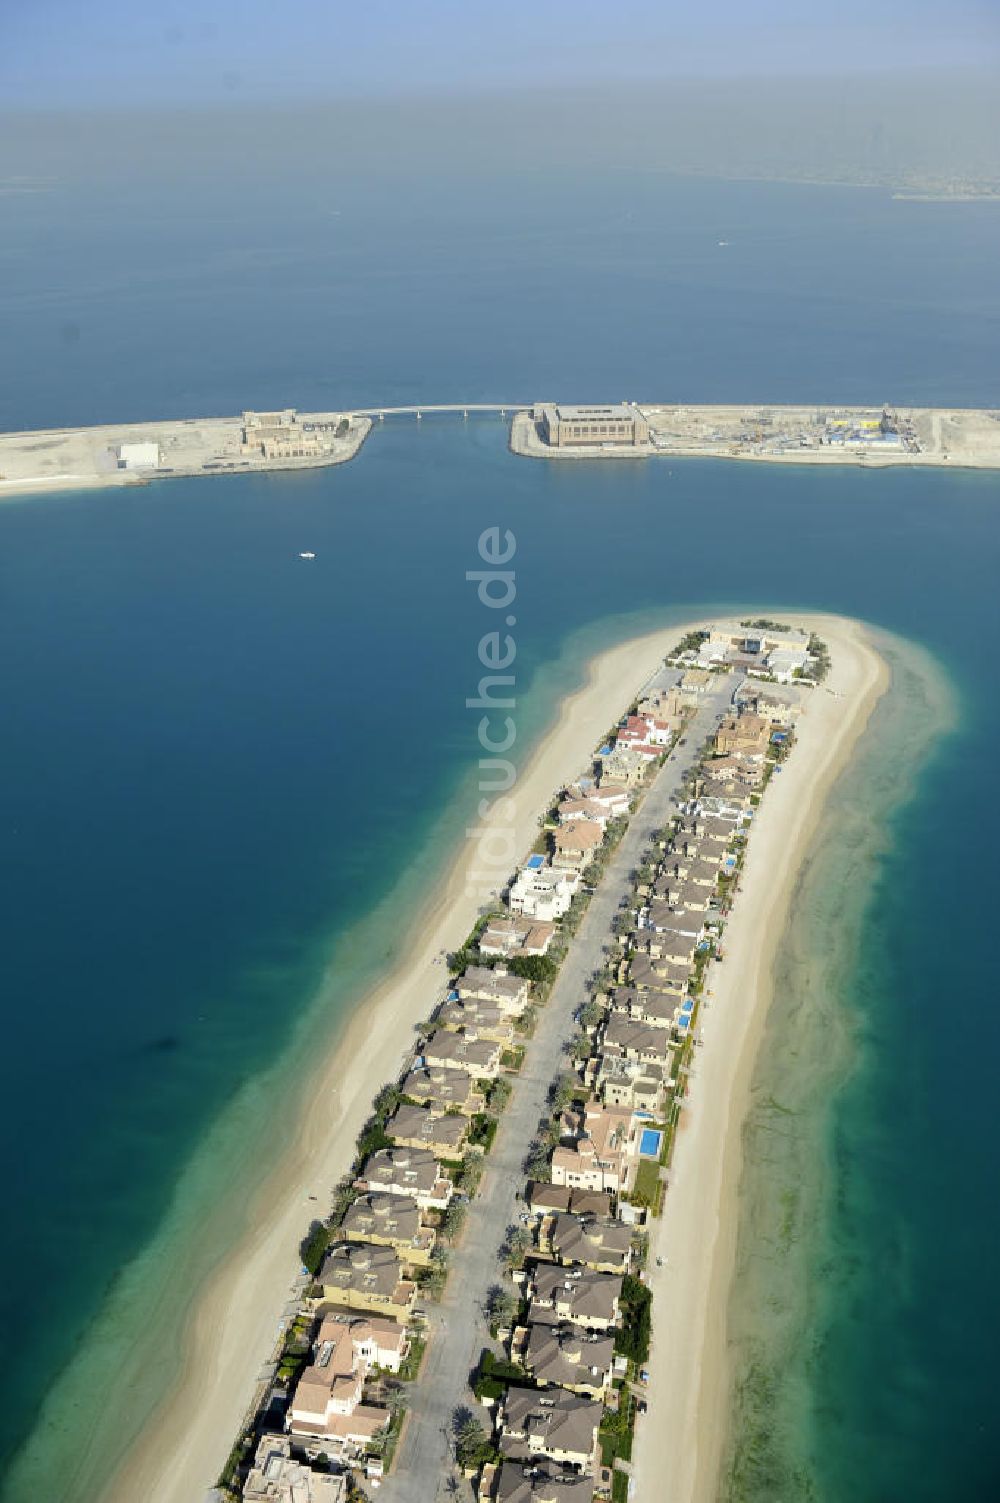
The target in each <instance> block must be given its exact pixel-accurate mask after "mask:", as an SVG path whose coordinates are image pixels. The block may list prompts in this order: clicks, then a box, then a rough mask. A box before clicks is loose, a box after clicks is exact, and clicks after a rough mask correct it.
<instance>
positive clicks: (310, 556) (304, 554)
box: [299, 553, 316, 558]
mask: <svg viewBox="0 0 1000 1503" xmlns="http://www.w3.org/2000/svg"><path fill="white" fill-rule="evenodd" d="M315 557H316V555H315V553H300V554H299V558H315Z"/></svg>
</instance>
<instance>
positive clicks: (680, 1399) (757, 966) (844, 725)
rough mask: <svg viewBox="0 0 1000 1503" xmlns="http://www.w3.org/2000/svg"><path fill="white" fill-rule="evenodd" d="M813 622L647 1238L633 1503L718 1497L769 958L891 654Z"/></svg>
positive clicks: (856, 630) (856, 628)
mask: <svg viewBox="0 0 1000 1503" xmlns="http://www.w3.org/2000/svg"><path fill="white" fill-rule="evenodd" d="M795 619H796V620H798V619H799V617H798V613H796V616H795ZM806 619H807V620H808V623H809V625H810V626H812V627H813V628H814V629H815V630H816V631H818V632H819V633H820V634H821V635H822V636H823V637H824V638H825V640H826V641H827V642H828V643H829V644H830V648H831V654H832V669H831V672H830V676H829V678H828V679H827V681H826V684H825V685H824V686H823V687H822V688H821V689H819V690H818V691H817V692H816V693H815V694H813V695H812V696H811V697H810V700H809V705H808V709H807V710H806V713H805V714H804V715H803V716H802V718H801V720H800V721H799V725H798V731H797V737H798V742H797V745H796V747H795V749H794V750H793V752H792V755H791V757H790V758H789V760H788V762H787V764H786V765H785V768H784V770H783V771H782V773H781V775H780V777H777V778H775V779H774V780H773V781H772V783H771V786H770V788H769V789H768V792H767V796H766V797H765V799H764V801H763V803H762V805H761V808H760V811H759V813H758V815H757V818H756V820H755V822H754V830H753V834H752V837H751V840H750V844H749V850H748V855H747V861H746V865H745V868H744V872H743V877H742V880H741V887H740V893H739V897H738V899H737V902H736V904H735V905H734V909H733V914H732V917H731V918H730V920H729V923H728V925H727V928H726V934H725V939H724V948H725V960H724V962H723V964H722V965H721V966H713V967H712V971H711V973H710V974H709V977H708V986H709V988H710V989H709V991H708V994H707V998H708V1003H709V1006H708V1008H707V1009H703V1010H702V1017H701V1032H702V1034H703V1035H704V1045H703V1047H702V1048H700V1049H699V1050H698V1051H697V1054H696V1059H695V1073H694V1076H693V1078H692V1080H691V1086H690V1092H689V1095H688V1099H687V1103H686V1107H685V1110H684V1112H683V1114H682V1118H681V1131H680V1134H679V1137H678V1141H677V1146H676V1151H675V1154H674V1159H673V1164H672V1167H671V1174H670V1188H669V1190H668V1192H667V1197H666V1201H665V1204H664V1214H663V1220H662V1221H661V1222H660V1224H659V1227H658V1229H657V1235H656V1237H655V1238H654V1246H653V1248H652V1249H651V1251H652V1254H654V1255H658V1256H659V1257H660V1258H662V1260H663V1266H662V1267H661V1268H657V1267H656V1264H655V1257H653V1258H651V1266H650V1273H649V1279H650V1285H651V1288H652V1289H653V1294H654V1300H653V1343H652V1350H651V1355H650V1362H649V1369H650V1386H649V1414H648V1416H647V1417H646V1418H645V1419H640V1421H639V1426H638V1430H637V1434H636V1443H635V1458H634V1459H635V1477H636V1487H635V1497H636V1499H637V1503H646V1500H647V1499H652V1498H668V1499H669V1500H670V1503H708V1500H711V1499H714V1498H715V1497H716V1493H717V1486H718V1478H719V1467H720V1464H721V1460H722V1447H723V1444H724V1442H725V1437H726V1431H727V1423H728V1406H729V1386H730V1376H731V1369H730V1362H729V1355H728V1348H727V1336H726V1310H727V1305H728V1297H729V1289H730V1285H731V1282H732V1277H733V1271H734V1268H735V1261H736V1236H737V1230H738V1219H739V1216H738V1212H739V1206H738V1191H739V1182H740V1173H741V1168H742V1125H743V1120H744V1118H745V1116H746V1112H747V1108H748V1106H749V1100H750V1081H751V1076H752V1071H753V1065H754V1060H755V1058H756V1055H757V1051H758V1048H759V1045H760V1040H761V1035H762V1031H763V1025H764V1021H765V1018H766V1015H767V1010H768V1006H769V1003H770V1000H771V993H772V975H773V966H774V959H775V955H776V952H777V949H778V944H779V942H780V939H781V936H782V933H783V931H784V929H785V925H786V923H787V921H788V915H789V908H790V904H791V899H792V894H793V891H794V888H795V884H796V881H797V879H798V874H799V870H800V868H801V865H802V862H803V859H804V857H805V856H806V854H807V851H808V848H809V844H810V841H811V840H812V838H813V836H814V834H815V831H816V826H817V822H818V820H819V817H820V815H821V812H822V809H823V805H824V802H825V800H826V797H827V795H828V793H829V791H830V789H831V787H832V785H833V783H834V782H835V781H836V779H837V777H838V775H839V774H840V772H841V770H842V769H843V768H844V766H845V764H846V763H847V762H848V760H849V758H850V756H851V754H852V751H853V749H854V747H855V744H856V743H857V741H858V738H859V737H860V735H861V734H862V732H863V730H864V728H865V726H866V725H867V723H868V720H869V717H870V716H871V713H872V710H873V709H874V706H875V704H876V702H877V700H878V699H879V697H880V696H881V695H882V693H883V692H884V691H885V689H886V687H887V686H888V682H889V671H888V668H887V666H886V664H885V662H884V660H883V659H882V658H881V657H880V656H879V655H878V654H877V653H876V652H875V650H874V648H873V647H872V646H871V645H870V644H869V643H868V642H867V640H866V639H865V636H864V633H863V630H862V628H861V627H860V625H859V624H858V623H855V622H849V621H845V620H842V619H838V618H827V617H819V616H810V617H807V618H806ZM828 689H829V690H830V691H832V692H829V693H828V692H827V690H828Z"/></svg>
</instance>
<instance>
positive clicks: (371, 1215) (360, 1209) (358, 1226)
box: [340, 1190, 436, 1268]
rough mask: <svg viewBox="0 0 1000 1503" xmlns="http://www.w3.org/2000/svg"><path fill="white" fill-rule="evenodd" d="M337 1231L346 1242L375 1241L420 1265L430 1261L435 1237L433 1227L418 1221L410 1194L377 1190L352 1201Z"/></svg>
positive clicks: (414, 1202)
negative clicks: (339, 1231)
mask: <svg viewBox="0 0 1000 1503" xmlns="http://www.w3.org/2000/svg"><path fill="white" fill-rule="evenodd" d="M340 1230H341V1232H342V1234H343V1235H344V1236H345V1237H346V1238H347V1240H348V1241H349V1242H375V1243H377V1244H378V1245H379V1246H384V1247H392V1248H395V1250H396V1252H397V1253H398V1254H399V1256H400V1257H401V1258H402V1260H403V1262H404V1263H405V1264H407V1265H415V1266H417V1267H421V1268H426V1267H427V1265H428V1264H429V1263H430V1261H431V1254H432V1253H433V1251H434V1243H435V1240H436V1238H435V1233H434V1230H433V1228H432V1227H429V1226H424V1224H423V1222H422V1221H421V1219H420V1207H419V1206H418V1205H417V1202H416V1201H415V1200H414V1199H413V1198H412V1197H411V1196H409V1195H395V1194H392V1193H389V1194H387V1193H385V1192H383V1191H381V1190H375V1191H372V1192H371V1193H369V1194H368V1195H361V1196H359V1197H358V1199H357V1200H355V1201H352V1203H351V1204H350V1205H349V1206H348V1208H347V1213H346V1215H345V1216H344V1220H343V1222H342V1223H341V1227H340Z"/></svg>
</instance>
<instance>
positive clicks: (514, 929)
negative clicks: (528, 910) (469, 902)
mask: <svg viewBox="0 0 1000 1503" xmlns="http://www.w3.org/2000/svg"><path fill="white" fill-rule="evenodd" d="M555 932H556V926H555V924H547V923H543V922H542V921H540V920H538V919H529V918H522V917H520V916H518V915H514V916H512V917H510V918H491V919H489V920H487V924H486V928H485V929H484V930H483V932H482V934H481V935H480V936H479V949H480V952H481V953H482V954H483V955H504V956H515V955H524V956H532V955H545V954H546V953H547V951H548V948H549V946H550V945H551V943H552V940H553V938H554V936H555Z"/></svg>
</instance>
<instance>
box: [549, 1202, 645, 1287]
mask: <svg viewBox="0 0 1000 1503" xmlns="http://www.w3.org/2000/svg"><path fill="white" fill-rule="evenodd" d="M538 1248H539V1252H541V1253H543V1254H545V1255H547V1256H549V1257H552V1258H555V1259H556V1261H557V1262H559V1263H563V1264H567V1265H570V1264H574V1263H580V1264H582V1265H583V1266H584V1267H586V1268H596V1269H598V1270H599V1271H600V1272H602V1273H627V1272H628V1270H629V1265H630V1264H631V1261H632V1233H631V1230H630V1229H629V1227H627V1226H625V1225H624V1224H623V1223H622V1222H621V1221H613V1220H611V1219H610V1218H607V1219H605V1218H603V1217H600V1216H569V1215H567V1214H566V1213H565V1212H562V1211H555V1212H553V1214H552V1215H550V1216H544V1217H543V1218H542V1224H541V1226H540V1227H539V1230H538Z"/></svg>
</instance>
